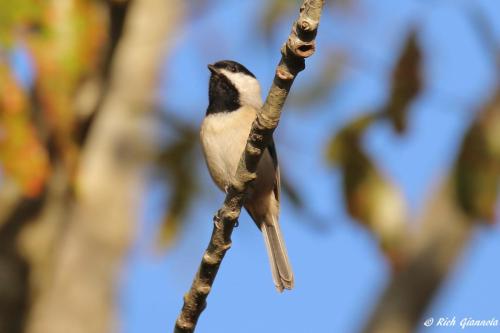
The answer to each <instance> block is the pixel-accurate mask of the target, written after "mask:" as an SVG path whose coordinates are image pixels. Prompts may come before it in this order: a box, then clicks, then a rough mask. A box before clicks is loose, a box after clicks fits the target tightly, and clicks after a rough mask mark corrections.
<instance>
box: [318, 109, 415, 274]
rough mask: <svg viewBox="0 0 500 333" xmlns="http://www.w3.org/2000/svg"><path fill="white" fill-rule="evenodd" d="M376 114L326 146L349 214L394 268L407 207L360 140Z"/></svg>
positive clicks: (348, 127)
mask: <svg viewBox="0 0 500 333" xmlns="http://www.w3.org/2000/svg"><path fill="white" fill-rule="evenodd" d="M378 116H379V114H376V113H372V114H365V115H362V116H360V117H359V118H357V119H355V120H354V121H352V122H351V123H349V124H347V125H346V126H345V127H344V128H343V129H341V130H340V131H339V132H338V133H337V135H335V136H334V137H333V138H332V140H331V141H330V144H329V146H328V151H327V156H328V160H329V161H330V163H332V165H334V166H338V167H340V169H341V171H342V188H343V194H344V200H345V204H346V209H347V211H348V213H349V214H350V215H351V216H352V217H353V218H355V219H356V220H358V221H359V222H360V223H362V224H364V225H365V226H367V227H368V228H369V229H370V230H371V231H372V232H373V233H374V235H375V236H376V237H377V238H378V239H379V242H380V246H381V248H382V249H383V250H384V252H385V253H386V254H387V256H388V257H389V259H390V260H391V262H392V263H393V264H394V265H397V264H398V261H399V258H397V257H396V256H394V254H397V253H399V251H398V250H397V249H398V248H399V246H400V245H401V243H400V242H401V240H402V239H403V235H404V234H405V228H406V227H405V219H406V207H405V202H404V199H403V196H402V194H401V193H400V191H399V190H398V189H397V188H396V187H395V186H394V185H393V184H392V183H391V182H390V181H389V180H388V179H387V178H386V177H385V176H384V175H383V174H382V172H381V171H380V170H379V169H378V168H377V166H376V165H375V164H374V163H373V161H372V160H371V158H370V156H369V155H368V154H367V153H366V152H365V151H364V149H363V147H362V137H363V134H364V133H365V131H366V130H367V129H368V128H369V126H370V125H371V124H372V123H373V122H374V121H375V120H376V119H377V118H378Z"/></svg>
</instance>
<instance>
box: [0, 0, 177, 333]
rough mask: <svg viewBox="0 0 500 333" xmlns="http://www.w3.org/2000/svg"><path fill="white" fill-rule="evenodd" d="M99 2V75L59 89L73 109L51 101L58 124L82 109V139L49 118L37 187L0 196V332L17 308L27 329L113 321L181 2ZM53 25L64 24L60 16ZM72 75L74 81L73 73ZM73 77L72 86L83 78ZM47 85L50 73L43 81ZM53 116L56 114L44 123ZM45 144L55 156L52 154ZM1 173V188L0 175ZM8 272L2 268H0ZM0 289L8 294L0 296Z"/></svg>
mask: <svg viewBox="0 0 500 333" xmlns="http://www.w3.org/2000/svg"><path fill="white" fill-rule="evenodd" d="M96 3H97V2H96ZM51 5H53V6H54V7H57V8H58V10H61V11H62V12H63V11H64V10H68V8H70V7H72V6H73V8H72V9H74V8H77V10H80V11H81V10H82V8H80V7H81V6H85V4H83V5H82V4H81V3H79V2H77V1H74V2H71V4H67V6H66V5H62V2H54V3H51ZM109 5H110V6H111V7H112V6H117V7H116V8H115V9H118V10H116V11H115V12H111V13H110V14H111V18H110V20H111V22H110V39H109V45H108V54H109V55H110V56H109V57H108V59H106V57H104V61H103V66H102V67H103V68H102V72H103V73H102V77H103V78H97V79H96V78H88V77H87V78H84V79H86V81H87V82H91V83H92V84H94V85H93V88H92V89H87V91H83V92H82V91H79V92H77V93H76V94H74V95H73V94H70V93H68V94H67V96H76V97H74V98H75V101H73V102H71V103H69V104H65V105H66V106H68V105H70V104H71V107H74V108H75V109H72V108H69V107H67V108H64V107H62V108H60V109H58V111H60V112H61V113H60V114H59V115H67V120H68V124H70V123H72V122H74V118H78V117H79V115H78V113H75V114H74V115H68V114H69V113H74V110H76V111H78V112H80V111H81V109H86V110H84V112H82V115H83V117H84V118H85V121H84V122H85V124H84V126H83V127H84V128H83V132H82V133H79V134H80V135H81V137H79V138H78V139H79V141H81V142H80V144H81V145H82V147H80V148H78V147H77V146H71V145H74V144H72V143H70V144H69V145H70V146H71V147H70V148H71V149H70V148H68V142H71V141H72V140H71V139H69V140H68V137H69V136H71V135H73V134H74V128H73V127H72V126H73V125H71V126H68V127H63V126H59V127H57V126H55V127H53V128H49V129H48V131H49V132H50V131H53V132H57V131H59V132H57V133H58V134H57V135H56V137H55V139H54V140H55V148H54V146H53V144H54V142H52V141H50V140H51V139H49V142H48V143H47V145H48V147H49V148H48V150H49V153H50V154H52V159H51V163H52V168H51V172H50V176H49V177H48V178H47V179H48V180H47V182H46V183H45V186H44V190H43V193H41V194H40V195H38V196H35V199H27V198H26V197H24V196H22V195H20V194H19V193H18V192H16V191H11V192H12V193H13V194H12V195H10V196H9V198H11V200H9V201H5V203H2V207H1V208H2V216H0V217H1V219H2V222H1V223H0V227H1V232H0V236H2V237H1V240H2V241H1V243H0V245H1V249H0V250H1V252H0V254H1V255H0V265H2V267H0V286H2V287H4V288H0V293H1V294H0V296H2V299H5V302H3V303H1V304H0V305H1V306H0V331H1V332H9V333H10V332H22V331H23V326H24V325H23V322H24V321H25V319H24V318H26V317H27V315H26V313H27V312H28V313H29V316H28V318H29V319H28V322H27V326H26V331H27V332H31V333H36V332H40V333H46V332H51V333H57V332H61V333H62V332H64V333H68V332H72V333H73V332H75V333H77V332H82V333H83V332H85V333H97V332H100V333H101V332H109V331H110V330H112V329H113V327H114V324H113V317H114V314H115V308H114V303H115V298H116V289H117V288H118V283H117V281H118V278H119V273H120V267H121V264H122V263H123V260H124V256H125V255H126V252H127V249H128V247H129V246H130V243H131V241H132V240H133V237H134V234H135V230H136V228H137V222H136V221H137V220H138V218H139V215H140V212H139V208H140V207H139V206H140V203H141V201H142V200H141V198H142V196H143V194H144V190H145V186H146V181H147V176H148V171H150V168H151V164H152V163H153V162H152V160H153V158H154V157H156V154H157V153H158V152H157V147H156V144H155V140H154V137H153V135H152V134H151V133H154V130H153V129H154V126H155V124H156V123H157V121H155V119H154V117H155V112H154V110H155V107H154V99H155V93H156V92H157V84H158V78H159V73H160V69H161V65H162V64H163V62H164V54H165V51H166V50H168V47H169V46H170V45H171V43H172V40H173V37H174V35H175V31H176V29H178V26H179V24H180V23H181V20H182V17H183V7H184V6H183V4H182V3H179V2H176V1H171V0H134V1H111V2H110V3H109ZM52 9H54V8H52ZM55 12H56V14H57V10H56V11H55ZM51 13H52V14H54V12H51ZM60 13H61V12H59V14H60ZM85 14H88V13H86V12H84V13H81V15H85ZM113 14H114V15H115V16H113ZM125 14H126V15H125ZM113 20H115V21H113ZM58 24H60V22H54V26H57V25H58ZM57 29H59V30H58V31H59V32H66V33H67V30H64V27H62V26H57ZM37 46H38V47H39V48H40V49H39V50H41V49H43V48H45V50H44V55H45V56H47V55H49V58H50V53H51V52H54V55H56V54H57V50H50V49H49V50H47V45H46V44H45V45H43V44H40V45H37ZM68 48H71V45H70V46H68ZM94 51H95V50H94ZM111 55H112V57H111ZM80 56H82V57H83V58H85V55H84V54H83V55H80ZM45 60H50V59H47V58H43V57H42V58H41V61H42V64H47V63H50V61H48V62H46V63H44V62H43V61H45ZM52 62H53V61H52ZM53 77H55V75H52V76H51V78H53ZM75 77H76V79H75V82H79V81H81V79H82V78H81V77H78V76H77V75H75ZM103 80H104V82H101V81H103ZM62 81H63V83H65V82H64V80H62ZM96 82H97V84H96ZM78 84H79V85H80V86H81V90H85V89H86V88H88V87H89V85H87V86H86V85H85V84H83V85H82V84H81V83H80V82H79V83H78ZM55 87H56V84H55V83H54V82H49V83H47V84H46V86H45V88H48V89H54V88H55ZM75 87H76V85H75ZM42 88H43V87H42ZM96 89H97V92H96ZM68 90H69V89H68ZM88 91H91V92H92V94H90V97H89V94H87V92H88ZM43 92H44V93H47V91H43ZM82 95H83V97H82ZM42 97H43V96H42ZM79 99H83V100H86V103H85V101H84V103H80V102H81V100H79ZM89 100H90V102H89ZM51 105H53V104H51ZM61 105H63V104H61ZM57 117H59V116H57ZM59 119H60V118H58V119H57V121H59ZM54 124H56V125H60V124H62V122H54V123H51V124H50V125H54ZM70 132H71V133H70ZM82 138H83V139H82ZM77 142H78V141H77ZM61 143H62V144H61ZM53 150H55V151H57V153H59V157H60V158H53V155H54V153H53ZM2 183H3V184H2V191H1V192H2V195H3V194H4V193H3V192H5V188H4V186H3V185H4V184H7V179H2ZM6 203H9V205H7V204H6ZM4 206H5V207H4ZM6 211H7V212H8V213H4V212H6ZM27 222H31V223H27ZM4 239H5V241H4ZM18 240H19V242H18ZM9 272H11V273H12V274H11V275H12V276H7V275H6V273H9ZM4 273H5V274H4ZM28 281H29V282H30V283H31V286H29V285H28ZM3 289H5V290H3ZM3 291H5V292H7V291H9V293H10V295H11V296H12V297H10V298H8V297H7V298H4V297H3V295H4V294H5V295H7V294H6V293H3ZM30 292H31V300H32V302H31V304H29V303H28V299H29V296H30ZM7 296H8V295H7ZM29 306H31V308H29ZM4 324H5V325H4ZM6 325H7V326H6Z"/></svg>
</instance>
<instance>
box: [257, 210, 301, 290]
mask: <svg viewBox="0 0 500 333" xmlns="http://www.w3.org/2000/svg"><path fill="white" fill-rule="evenodd" d="M261 230H262V234H263V236H264V241H265V243H266V248H267V254H268V256H269V262H270V264H271V271H272V274H273V281H274V284H275V286H276V289H277V290H278V291H279V292H282V291H283V289H292V288H293V272H292V267H291V266H290V262H289V260H288V254H287V252H286V247H285V242H284V241H283V236H282V234H281V229H280V226H279V222H278V219H277V217H275V216H272V214H267V217H266V221H265V222H263V223H262V225H261Z"/></svg>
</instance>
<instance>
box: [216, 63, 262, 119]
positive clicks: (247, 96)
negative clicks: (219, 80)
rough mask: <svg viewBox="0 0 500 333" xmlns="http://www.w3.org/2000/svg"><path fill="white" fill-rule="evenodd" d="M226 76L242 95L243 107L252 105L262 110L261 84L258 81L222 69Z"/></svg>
mask: <svg viewBox="0 0 500 333" xmlns="http://www.w3.org/2000/svg"><path fill="white" fill-rule="evenodd" d="M221 73H222V74H224V75H225V76H226V77H227V78H228V79H229V80H230V81H231V82H232V83H233V84H234V85H235V86H236V89H237V90H238V92H239V93H240V103H241V104H242V105H250V106H253V107H254V108H257V109H260V108H261V107H262V96H261V92H260V84H259V81H257V79H255V78H253V77H251V76H249V75H246V74H242V73H233V72H230V71H228V70H225V69H222V70H221Z"/></svg>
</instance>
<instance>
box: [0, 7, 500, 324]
mask: <svg viewBox="0 0 500 333" xmlns="http://www.w3.org/2000/svg"><path fill="white" fill-rule="evenodd" d="M134 2H139V3H141V2H143V3H146V4H147V3H148V1H144V0H142V1H141V0H136V1H132V0H131V1H127V0H123V1H118V0H108V1H104V0H67V1H60V0H52V1H49V0H18V1H8V0H0V171H1V173H0V176H1V178H0V184H1V189H0V239H1V240H2V241H1V243H0V248H1V250H2V252H1V253H0V302H1V303H2V304H0V332H6V333H7V332H23V331H25V328H26V327H29V326H26V325H25V324H26V320H27V319H26V318H29V317H28V316H29V314H30V311H31V310H32V305H33V304H34V303H35V302H36V298H37V297H39V295H40V294H43V288H44V284H43V283H42V284H39V283H38V282H37V283H38V284H37V283H35V282H33V276H31V280H30V279H28V276H30V274H31V275H33V274H34V273H33V272H35V271H36V270H35V267H39V266H40V265H41V264H40V263H39V262H38V263H37V262H36V261H37V260H39V261H43V263H46V262H47V261H44V260H48V261H49V262H52V263H51V265H57V262H56V261H55V259H54V260H52V259H50V258H51V256H54V252H53V251H54V250H53V249H54V248H57V242H59V241H61V239H62V238H63V237H62V236H61V235H64V233H65V232H66V230H67V229H68V224H71V222H72V220H71V218H68V216H70V215H71V212H72V211H73V210H74V209H75V207H78V205H79V200H80V197H79V191H80V190H79V188H80V186H85V185H84V184H83V185H82V184H80V183H79V181H78V179H79V173H80V169H81V167H82V166H81V159H82V155H83V154H91V153H92V152H86V149H87V146H86V143H87V139H88V137H89V135H91V133H92V130H93V128H94V127H96V126H97V125H96V124H97V123H98V122H99V121H100V119H101V118H100V117H99V112H100V110H101V109H102V107H103V101H104V100H105V99H106V96H108V95H109V94H111V93H112V90H113V85H111V84H110V76H111V68H113V64H114V61H115V59H116V57H117V54H116V52H118V51H117V45H119V43H120V42H121V41H122V40H123V39H125V38H126V35H127V33H129V31H128V30H127V29H126V24H127V18H129V16H130V15H131V14H130V11H131V10H133V9H134V8H135V7H133V6H132V4H133V3H134ZM299 3H300V1H292V0H270V1H267V2H265V4H264V7H263V8H262V13H261V17H260V18H259V19H258V20H257V21H259V22H260V23H259V30H258V31H254V33H255V34H256V35H258V36H261V37H264V39H266V40H267V43H271V39H272V37H273V34H274V32H275V31H276V30H277V29H278V30H279V27H280V26H282V25H287V26H288V25H289V24H290V23H291V19H290V17H292V15H295V14H294V13H295V12H296V10H297V8H298V5H299ZM171 5H175V4H173V3H172V2H171ZM186 6H187V11H186V13H185V14H183V16H182V20H184V22H183V24H189V23H190V21H193V20H196V18H197V17H199V16H203V15H204V12H205V11H206V10H207V9H208V8H209V7H210V2H207V1H188V2H187V3H186ZM326 6H327V7H326V8H327V9H326V12H325V16H327V17H330V18H329V19H331V16H332V13H334V12H335V11H339V12H342V13H343V15H356V10H357V6H359V4H358V1H355V0H329V1H327V4H326ZM456 6H457V7H459V6H461V5H460V4H458V2H457V5H456ZM463 10H468V12H470V13H471V14H470V16H469V17H470V22H471V24H472V25H473V26H474V27H475V30H476V33H477V34H478V35H480V36H481V38H482V40H483V41H484V45H485V47H486V48H487V49H488V52H487V53H488V54H491V56H492V58H494V59H495V58H496V57H498V58H499V59H500V52H499V51H498V50H499V47H498V40H497V39H496V38H494V37H491V36H492V32H491V27H490V23H489V18H488V17H487V16H486V15H482V14H481V11H480V10H479V9H478V8H476V7H475V6H474V5H473V4H471V3H469V5H468V7H467V8H465V9H463ZM151 24H155V23H154V22H152V23H151ZM181 26H182V25H181ZM328 33H329V31H324V30H320V34H325V35H327V34H328ZM405 36H406V37H405V38H404V41H403V42H402V43H401V45H402V46H401V49H400V52H399V55H398V56H397V58H396V59H394V62H393V68H392V70H391V71H390V76H389V77H388V78H387V79H388V80H389V81H390V88H389V92H388V96H387V98H386V101H385V103H384V104H383V105H381V106H375V107H374V108H373V109H371V110H364V112H363V113H362V114H361V115H359V116H357V117H354V118H353V119H352V120H351V121H348V122H347V123H346V124H344V125H343V127H342V128H340V129H339V130H338V131H335V132H332V133H331V136H330V138H329V139H328V140H326V142H325V143H324V146H325V158H324V160H325V161H324V162H325V164H327V165H329V166H331V168H335V169H337V170H340V172H341V175H342V176H341V177H342V182H341V183H342V193H343V200H344V203H345V210H346V211H347V212H348V214H349V215H350V216H351V217H352V218H353V219H354V220H357V221H358V222H359V223H361V224H362V225H364V226H365V227H366V228H367V229H368V230H370V231H371V232H373V234H374V236H375V237H376V239H377V240H378V242H379V244H380V248H381V250H382V252H383V253H384V254H385V255H386V256H387V258H388V260H389V262H390V263H391V265H392V267H393V268H394V271H395V273H394V274H397V273H396V272H400V271H404V270H405V268H407V267H410V266H411V262H412V258H415V257H418V252H412V251H414V250H413V249H411V248H410V246H409V243H411V242H410V241H409V240H410V239H412V238H413V233H414V232H412V231H410V230H409V227H408V221H409V220H410V216H409V211H408V208H407V202H406V201H405V199H404V197H403V195H402V193H401V191H400V189H399V188H398V186H397V185H396V184H394V182H393V181H391V177H390V175H387V174H386V173H385V172H384V171H382V170H381V169H380V168H379V166H378V163H376V162H375V161H374V160H373V157H372V156H371V155H370V154H368V153H367V152H366V149H365V147H364V140H365V136H366V133H367V132H368V131H369V130H370V128H373V126H376V125H377V124H381V123H389V124H390V125H391V127H392V128H393V131H394V132H395V133H397V135H399V136H401V137H404V136H405V134H406V132H407V129H408V127H409V126H411V124H410V123H409V122H410V121H411V120H410V119H411V117H410V116H409V114H410V113H411V112H412V104H413V103H414V102H415V100H416V99H417V98H418V96H419V94H420V93H421V92H422V90H423V89H424V88H425V86H426V85H427V84H428V83H429V82H427V79H426V77H425V76H424V73H425V68H424V66H425V65H426V64H427V63H428V59H426V57H429V56H431V55H430V54H429V52H424V50H423V48H422V45H421V41H420V27H419V23H418V22H415V23H412V24H411V27H410V28H409V29H408V31H407V32H406V34H405ZM282 37H284V36H280V38H282ZM147 38H148V36H144V43H147V40H148V39H147ZM323 40H327V38H326V39H325V38H324V39H323ZM319 47H320V48H321V49H324V50H326V51H325V52H324V54H325V55H324V56H323V57H314V59H311V60H310V61H311V62H319V63H320V64H319V65H318V66H315V67H316V68H321V70H320V71H317V72H315V76H314V77H313V78H310V79H309V81H308V82H307V84H306V85H303V87H301V88H294V90H293V93H292V94H291V96H290V101H289V105H291V106H292V107H294V108H296V109H300V110H304V111H303V112H313V111H311V110H314V109H315V108H314V105H315V104H318V103H323V102H325V101H328V100H329V98H331V96H336V95H337V94H339V93H340V92H338V91H337V86H338V81H339V80H340V79H341V77H342V75H343V73H344V71H345V70H346V68H348V67H349V66H352V63H353V60H352V59H351V57H352V54H351V53H350V52H352V50H344V49H342V48H340V47H339V46H338V45H333V44H331V45H324V44H322V45H319ZM275 51H276V52H278V50H277V49H276V50H275ZM141 61H147V60H143V59H137V62H141ZM497 66H498V65H497ZM499 72H500V71H498V67H497V71H496V75H497V76H498V73H499ZM155 79H158V78H155ZM498 81H499V78H498V77H497V78H496V84H497V86H496V87H495V88H494V89H492V91H494V93H493V94H492V97H489V98H488V100H485V101H484V103H483V105H482V106H481V107H480V108H479V110H477V112H475V113H474V115H475V116H476V119H475V121H473V123H472V125H471V126H470V128H469V129H468V130H467V132H466V133H465V134H464V136H463V141H462V144H461V148H460V149H459V153H458V155H457V157H456V160H455V163H454V165H453V168H452V169H451V170H449V177H450V183H451V188H452V191H450V192H449V193H451V194H450V195H451V197H450V198H451V200H453V202H455V203H456V205H457V209H459V210H460V212H461V213H463V214H465V215H466V216H467V218H468V221H469V222H470V223H476V222H479V223H483V222H484V223H490V224H491V223H493V222H495V221H497V220H498V217H497V216H496V215H495V207H496V206H497V203H498V192H499V177H500V89H499V87H498ZM128 84H134V83H133V82H128ZM145 98H149V99H150V101H149V102H148V103H146V104H147V105H148V107H149V108H150V109H151V111H152V114H153V118H154V123H155V126H152V127H151V131H153V132H154V133H155V135H156V137H157V138H158V140H157V141H156V143H155V144H156V145H157V146H155V147H154V149H152V150H153V154H152V156H150V155H147V154H146V155H145V156H146V157H145V158H146V159H147V161H146V162H147V163H145V165H146V166H147V170H143V171H144V172H150V177H151V178H152V179H154V181H155V182H159V183H161V184H163V186H165V187H166V188H168V190H169V193H170V195H169V196H168V198H167V199H166V202H165V203H164V204H165V209H164V214H163V217H162V218H161V220H162V222H161V228H160V229H159V230H158V236H157V237H156V239H157V240H158V245H160V248H161V249H163V250H168V248H169V247H170V246H172V245H173V244H174V243H175V241H176V240H177V239H178V236H179V235H180V232H181V231H182V229H183V226H184V222H185V221H186V216H187V215H188V214H189V212H190V211H191V210H192V209H194V207H195V206H196V202H197V200H198V199H199V197H200V195H202V194H203V193H205V194H206V192H204V191H203V190H202V187H203V184H204V183H203V181H202V173H201V172H200V170H202V169H201V168H199V167H198V166H199V165H201V164H202V163H203V162H202V160H201V154H200V153H199V149H198V129H197V127H196V126H195V125H193V124H192V123H190V122H188V121H185V120H184V119H183V117H182V114H183V112H182V110H163V109H161V108H159V107H158V106H157V105H154V104H155V103H154V99H153V98H151V96H146V97H145ZM117 115H118V116H120V113H117ZM122 116H123V117H128V115H127V114H125V113H123V114H122ZM285 117H286V114H285ZM129 139H130V140H131V141H134V140H136V139H137V140H139V138H129ZM121 149H122V150H125V151H127V150H128V149H129V148H128V147H126V146H125V147H123V146H122V147H121ZM140 156H143V155H140ZM422 158H425V156H422ZM286 168H287V166H286V165H284V169H285V170H286ZM283 177H284V179H283V181H282V185H283V192H284V194H285V195H286V199H285V201H288V202H290V203H292V204H293V205H294V206H295V208H296V209H297V211H299V212H301V213H303V214H304V212H305V214H304V216H306V218H305V220H307V217H309V219H314V217H313V216H315V212H314V209H313V208H311V205H310V203H309V202H308V199H307V198H305V197H304V196H303V194H302V193H301V191H300V190H299V189H298V188H297V187H296V182H295V180H294V179H292V178H291V177H289V176H287V173H286V172H284V173H283ZM109 182H110V185H109V186H113V180H112V179H110V180H109ZM54 188H55V189H57V191H59V192H57V191H56V190H54ZM130 190H131V191H132V190H133V189H130ZM54 191H56V192H57V193H63V195H54V193H55V192H54ZM443 193H448V192H446V191H445V192H443ZM443 195H447V194H443ZM53 200H58V203H59V206H58V207H59V210H58V218H59V219H62V221H63V222H62V223H59V224H50V223H49V224H43V225H45V227H46V228H49V229H50V230H51V231H50V232H48V233H49V234H50V235H49V236H44V237H46V238H45V243H44V242H43V241H41V243H43V244H45V245H40V247H37V246H36V245H35V246H32V247H30V249H29V250H22V247H20V246H19V245H18V244H17V240H18V239H19V238H20V237H21V234H22V232H23V230H24V229H25V228H28V227H29V226H30V224H31V225H33V224H36V223H41V222H40V221H41V220H43V219H44V218H47V209H48V208H47V207H54V203H53V202H52V201H53ZM104 204H105V203H104ZM214 209H215V207H214ZM48 216H52V218H54V217H53V215H50V214H49V215H48ZM206 220H207V221H208V220H210V216H207V217H206ZM45 227H44V228H45ZM131 229H134V227H133V226H131ZM42 234H43V233H42ZM207 237H208V236H207ZM29 242H30V243H31V244H39V243H37V241H36V240H33V239H31V240H29ZM47 243H50V244H51V245H50V246H48V245H47ZM54 244H56V245H54ZM23 251H24V252H26V251H28V252H29V251H31V252H32V253H31V254H29V253H28V254H26V253H24V252H23ZM40 251H41V252H43V253H45V255H42V256H37V255H34V253H35V254H36V253H37V252H38V253H39V252H40ZM23 253H24V254H23ZM200 255H201V253H200ZM26 258H32V259H31V261H30V260H27V259H26ZM33 258H35V259H33ZM47 258H49V259H47ZM33 260H35V261H33ZM42 266H43V265H42ZM49 266H50V265H49ZM30 267H31V268H30ZM49 270H50V269H49ZM30 272H31V273H30ZM43 274H46V277H45V279H47V281H49V282H48V284H50V279H51V273H50V272H49V273H47V272H45V273H43ZM89 274H92V272H91V271H90V272H89ZM113 279H114V277H109V280H111V281H112V280H113ZM104 280H106V279H104ZM30 281H31V282H30ZM30 283H31V285H30ZM106 283H109V281H108V282H106ZM34 285H36V286H34ZM37 288H38V289H37ZM424 303H425V304H428V301H427V302H424ZM425 304H424V306H425ZM110 306H111V305H110ZM418 311H420V313H421V311H423V308H421V309H420V310H418ZM417 318H418V317H417ZM413 324H414V323H413ZM82 325H84V324H82ZM94 331H95V330H94ZM87 332H93V331H92V330H87ZM387 332H388V331H387Z"/></svg>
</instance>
